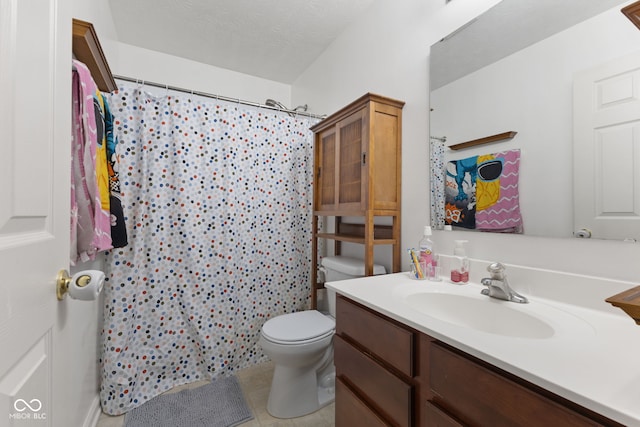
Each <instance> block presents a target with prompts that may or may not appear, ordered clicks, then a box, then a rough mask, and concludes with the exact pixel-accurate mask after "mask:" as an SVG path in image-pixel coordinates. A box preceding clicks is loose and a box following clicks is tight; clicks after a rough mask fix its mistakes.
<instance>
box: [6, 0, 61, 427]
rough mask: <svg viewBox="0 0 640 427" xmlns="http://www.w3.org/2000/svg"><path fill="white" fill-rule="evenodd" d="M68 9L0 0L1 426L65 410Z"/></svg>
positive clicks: (38, 420) (55, 1)
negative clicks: (61, 366) (61, 382)
mask: <svg viewBox="0 0 640 427" xmlns="http://www.w3.org/2000/svg"><path fill="white" fill-rule="evenodd" d="M65 3H68V2H66V1H64V0H29V1H24V0H0V148H1V155H0V159H1V164H0V272H1V276H2V279H1V280H0V426H57V425H61V424H59V422H56V421H55V420H56V419H61V418H58V416H60V415H61V413H62V412H63V411H62V410H58V409H59V408H57V407H58V406H59V403H58V402H61V401H62V400H61V399H58V397H57V394H62V393H59V391H60V390H57V389H56V387H55V386H54V381H53V371H54V366H55V364H56V358H55V357H54V354H56V355H57V354H58V353H56V348H55V338H56V334H57V331H58V330H59V329H58V324H59V323H61V320H60V319H62V318H63V314H62V313H61V311H62V309H61V308H60V307H64V303H62V304H61V303H59V302H58V301H57V300H56V295H55V286H54V283H55V278H56V275H57V273H58V271H59V270H60V269H68V268H69V263H68V259H69V255H68V253H69V243H68V241H69V208H68V206H69V180H70V178H69V174H70V172H69V171H70V166H69V164H70V159H69V157H70V142H69V141H70V134H71V119H70V105H71V95H70V94H71V77H70V75H71V74H70V63H71V62H70V61H71V18H70V14H69V13H67V10H66V6H64V4H65ZM61 398H64V396H61ZM63 418H64V417H63Z"/></svg>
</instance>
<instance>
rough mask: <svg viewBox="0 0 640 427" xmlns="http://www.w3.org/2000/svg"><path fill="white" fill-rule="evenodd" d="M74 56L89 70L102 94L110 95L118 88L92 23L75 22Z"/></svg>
mask: <svg viewBox="0 0 640 427" xmlns="http://www.w3.org/2000/svg"><path fill="white" fill-rule="evenodd" d="M73 56H74V57H75V58H76V59H77V60H78V61H80V62H82V63H83V64H85V65H86V66H87V68H89V71H91V76H92V77H93V80H94V81H95V82H96V85H97V86H98V89H100V90H101V91H102V92H109V93H110V92H113V91H114V90H116V89H117V88H118V86H117V85H116V81H115V80H114V78H113V74H111V69H110V68H109V64H108V63H107V58H106V57H105V56H104V52H103V51H102V47H101V46H100V41H99V40H98V35H97V34H96V31H95V29H94V28H93V25H92V24H91V23H90V22H85V21H81V20H79V19H74V20H73Z"/></svg>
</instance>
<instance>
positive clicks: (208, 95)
mask: <svg viewBox="0 0 640 427" xmlns="http://www.w3.org/2000/svg"><path fill="white" fill-rule="evenodd" d="M113 78H114V79H116V80H123V81H126V82H131V83H139V84H141V85H143V86H145V85H146V86H153V87H159V88H162V89H166V90H173V91H176V92H184V93H190V94H192V95H198V96H204V97H205V98H213V99H219V100H220V101H227V102H233V103H236V104H243V105H250V106H252V107H258V108H265V109H268V110H274V111H282V112H284V113H288V114H293V115H294V116H295V115H298V116H306V117H311V118H314V119H323V118H325V117H326V116H327V115H326V114H324V115H319V114H313V113H307V112H305V111H295V110H288V109H286V108H278V107H271V106H269V105H265V104H260V103H259V102H252V101H244V100H242V99H239V98H229V97H228V96H222V95H214V94H211V93H206V92H199V91H197V90H191V89H185V88H181V87H177V86H169V85H163V84H161V83H155V82H150V81H147V80H141V79H134V78H131V77H125V76H118V75H114V76H113Z"/></svg>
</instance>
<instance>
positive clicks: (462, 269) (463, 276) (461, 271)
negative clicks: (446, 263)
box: [451, 240, 469, 285]
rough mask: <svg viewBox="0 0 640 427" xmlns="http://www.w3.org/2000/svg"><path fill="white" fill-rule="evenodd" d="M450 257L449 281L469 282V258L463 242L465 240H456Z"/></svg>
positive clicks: (459, 283)
mask: <svg viewBox="0 0 640 427" xmlns="http://www.w3.org/2000/svg"><path fill="white" fill-rule="evenodd" d="M455 243H456V245H455V247H454V249H453V258H452V259H451V282H452V283H455V284H457V285H464V284H466V283H469V258H467V254H466V251H465V247H464V244H465V243H467V240H456V241H455Z"/></svg>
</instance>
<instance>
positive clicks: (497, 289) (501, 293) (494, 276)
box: [480, 262, 529, 304]
mask: <svg viewBox="0 0 640 427" xmlns="http://www.w3.org/2000/svg"><path fill="white" fill-rule="evenodd" d="M504 270H505V266H504V265H502V264H500V263H499V262H494V263H493V264H491V265H489V267H487V271H488V272H489V273H490V274H491V277H486V278H484V279H482V280H481V281H480V283H482V284H483V285H484V286H486V287H487V289H483V290H482V294H483V295H488V296H490V297H492V298H498V299H503V300H505V301H513V302H519V303H522V304H526V303H528V302H529V300H527V298H525V297H523V296H522V295H520V294H519V293H517V292H516V291H514V290H513V289H511V287H510V286H509V282H508V281H507V275H506V273H505V272H504Z"/></svg>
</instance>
